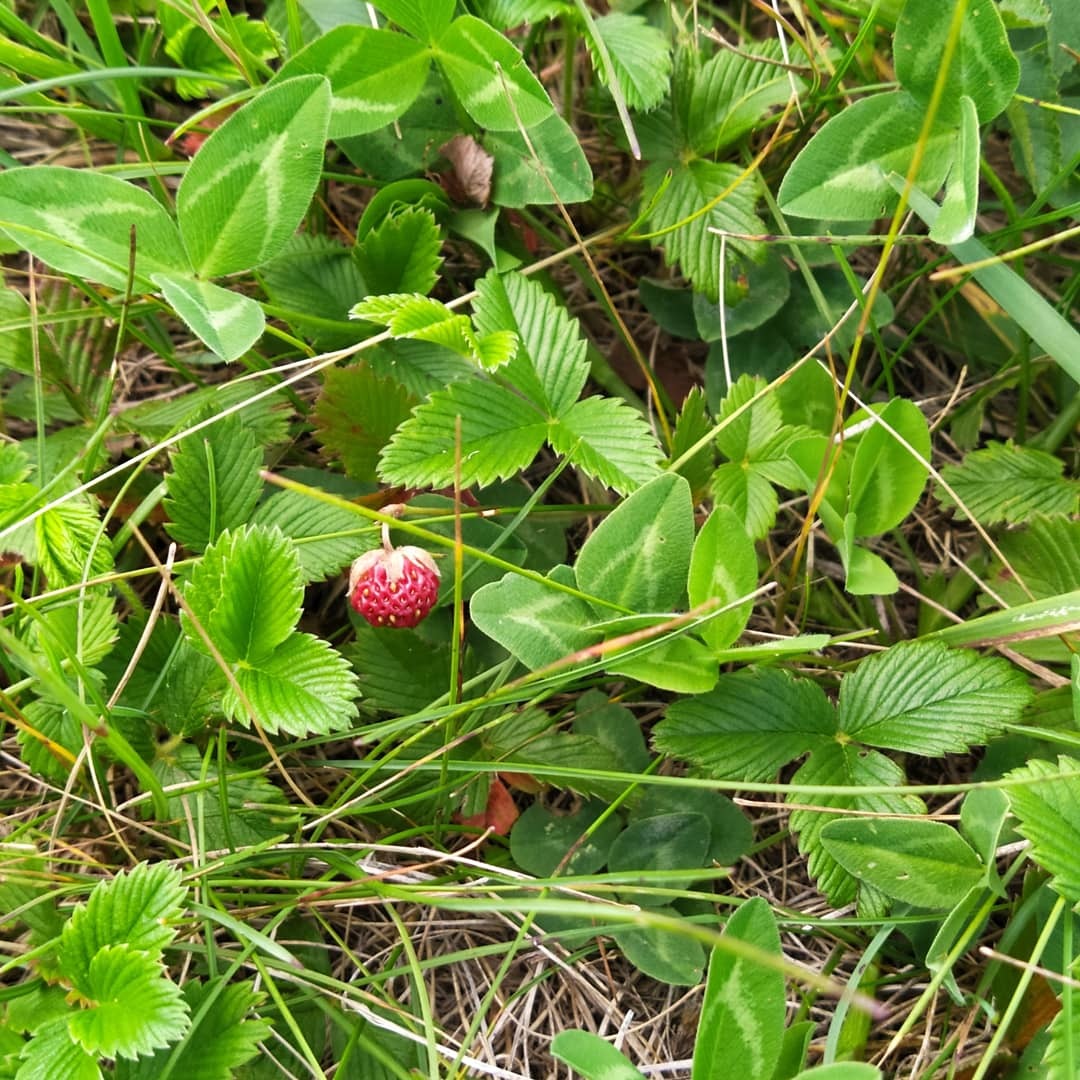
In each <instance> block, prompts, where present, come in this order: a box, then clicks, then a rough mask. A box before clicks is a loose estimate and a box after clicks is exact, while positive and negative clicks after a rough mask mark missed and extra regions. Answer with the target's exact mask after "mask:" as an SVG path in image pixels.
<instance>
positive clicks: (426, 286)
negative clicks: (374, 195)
mask: <svg viewBox="0 0 1080 1080" xmlns="http://www.w3.org/2000/svg"><path fill="white" fill-rule="evenodd" d="M440 247H442V230H441V229H440V228H439V225H438V222H436V220H435V215H434V214H433V213H432V212H431V211H430V210H424V209H422V208H420V207H416V206H408V207H405V208H403V209H401V210H399V211H397V212H396V213H392V214H387V216H386V217H385V218H383V220H382V221H381V222H379V224H378V225H376V226H375V228H373V229H371V230H370V231H369V232H368V233H366V234H365V235H364V237H363V239H361V240H358V241H357V244H356V248H355V249H354V250H353V258H354V259H355V260H356V265H357V266H358V267H359V268H360V273H361V274H363V275H364V281H365V282H366V283H367V288H368V291H369V292H371V293H419V294H426V293H428V292H430V291H431V289H432V286H434V284H435V282H436V281H438V279H439V267H440V266H441V265H442V258H441V257H440V255H439V248H440Z"/></svg>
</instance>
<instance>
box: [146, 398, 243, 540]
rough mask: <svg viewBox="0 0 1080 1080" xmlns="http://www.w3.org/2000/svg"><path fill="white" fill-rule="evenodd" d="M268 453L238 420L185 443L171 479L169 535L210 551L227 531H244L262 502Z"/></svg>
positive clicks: (231, 419)
mask: <svg viewBox="0 0 1080 1080" xmlns="http://www.w3.org/2000/svg"><path fill="white" fill-rule="evenodd" d="M261 466H262V451H261V450H260V449H259V446H258V444H257V443H256V442H255V436H254V435H252V433H251V432H250V431H249V430H248V428H247V427H245V426H244V423H243V422H242V421H241V420H240V418H239V417H238V416H235V415H234V416H226V417H225V418H224V419H223V420H221V421H219V422H218V423H216V424H214V425H213V426H212V427H209V428H206V429H204V430H203V431H200V432H198V433H197V434H196V435H193V436H192V437H190V438H188V439H185V440H184V441H183V442H182V443H180V448H179V449H178V450H177V451H176V452H175V453H174V454H173V456H172V472H171V473H169V475H168V476H167V477H166V480H165V486H166V490H167V491H168V495H167V496H166V498H165V500H164V505H165V512H166V513H167V514H168V515H169V518H170V521H169V524H168V525H166V529H167V530H168V532H169V535H170V536H171V537H172V538H173V539H174V540H176V541H178V542H179V543H181V544H183V545H184V546H185V547H187V548H189V549H190V550H191V551H205V550H206V546H207V545H208V544H212V543H213V542H214V541H215V540H216V539H217V538H218V537H219V536H220V535H221V534H222V533H223V532H224V531H225V530H226V529H235V528H238V527H239V526H241V525H243V524H244V523H245V522H246V521H247V520H248V517H249V516H250V514H251V511H252V510H253V509H254V507H255V503H256V502H258V500H259V492H260V490H261V489H262V481H261V480H260V479H259V468H260V467H261Z"/></svg>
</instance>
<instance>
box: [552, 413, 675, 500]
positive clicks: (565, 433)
mask: <svg viewBox="0 0 1080 1080" xmlns="http://www.w3.org/2000/svg"><path fill="white" fill-rule="evenodd" d="M548 439H549V440H550V442H551V446H552V448H553V449H554V450H555V451H556V452H558V453H560V454H563V455H564V456H566V457H568V458H569V459H570V460H571V461H572V462H573V463H574V464H575V465H576V466H577V467H578V468H579V469H580V470H581V471H582V472H584V473H586V474H588V475H589V476H592V477H595V478H596V479H597V480H599V481H600V483H602V484H604V485H605V486H607V487H610V488H614V489H615V490H616V491H617V492H619V494H621V495H625V494H626V493H627V492H628V491H633V490H634V488H636V487H639V486H640V485H642V484H645V483H648V482H649V481H650V480H652V479H654V478H655V477H656V476H658V475H659V474H660V466H659V460H660V457H661V453H660V447H659V446H658V445H657V443H656V438H655V436H654V435H653V433H652V430H651V429H650V428H649V425H648V424H647V423H646V422H645V420H644V419H643V418H642V416H641V414H640V413H639V412H637V411H636V410H635V409H633V408H631V406H629V405H627V404H626V402H624V401H620V400H619V399H617V398H608V397H587V398H582V400H581V401H578V402H576V403H575V404H574V405H572V406H571V407H570V408H569V409H568V410H567V411H566V412H565V413H563V415H562V416H560V417H559V419H558V420H557V421H556V422H555V423H554V424H552V425H551V428H550V430H549V432H548Z"/></svg>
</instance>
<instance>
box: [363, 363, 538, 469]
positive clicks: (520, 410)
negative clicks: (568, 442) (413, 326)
mask: <svg viewBox="0 0 1080 1080" xmlns="http://www.w3.org/2000/svg"><path fill="white" fill-rule="evenodd" d="M458 417H460V418H461V445H460V458H461V484H462V486H463V487H469V486H471V485H472V484H479V485H480V486H481V487H484V486H485V485H487V484H490V483H491V482H492V481H493V480H496V479H505V478H507V477H510V476H513V475H514V474H515V473H517V472H518V471H519V470H521V469H524V468H525V467H526V466H528V465H529V464H531V462H532V460H533V458H534V457H535V456H536V454H537V451H539V449H540V447H541V446H542V445H543V442H544V438H545V436H546V435H547V430H548V429H547V423H546V422H545V420H544V417H543V416H542V415H541V414H540V413H538V412H537V411H536V409H535V407H534V406H532V405H530V404H529V402H527V401H525V400H523V399H522V398H520V397H519V396H518V395H517V394H514V393H511V392H510V391H509V390H504V389H503V388H502V387H501V386H496V385H495V384H494V383H490V382H486V381H484V380H483V379H479V378H477V379H472V380H468V381H460V382H456V383H453V384H452V385H451V386H450V387H448V388H447V389H446V390H443V391H439V392H437V393H434V394H432V395H431V399H430V400H429V401H428V402H427V403H426V404H424V405H421V406H420V407H419V408H417V409H416V410H414V412H413V415H412V418H411V419H409V420H407V421H406V422H405V423H404V424H402V426H401V427H400V428H398V430H397V434H395V435H394V437H393V439H391V440H390V443H389V445H388V446H387V447H386V448H385V449H384V450H383V452H382V454H381V455H380V458H379V476H380V477H381V478H382V479H383V480H385V481H386V482H387V483H390V484H403V485H405V486H406V487H436V488H438V487H446V486H447V485H449V484H452V483H453V482H454V477H455V474H456V471H457V469H456V465H455V462H456V459H457V457H458V445H457V438H456V432H457V420H458Z"/></svg>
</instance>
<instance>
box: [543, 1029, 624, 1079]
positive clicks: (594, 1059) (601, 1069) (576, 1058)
mask: <svg viewBox="0 0 1080 1080" xmlns="http://www.w3.org/2000/svg"><path fill="white" fill-rule="evenodd" d="M551 1056H552V1057H554V1058H556V1059H557V1060H559V1061H561V1062H563V1064H565V1065H569V1066H570V1068H571V1069H573V1070H574V1072H576V1073H580V1075H581V1076H582V1077H583V1078H584V1080H642V1073H640V1072H638V1070H637V1069H635V1068H634V1066H633V1065H631V1064H630V1062H629V1061H627V1059H626V1057H625V1056H624V1055H623V1054H620V1053H619V1051H618V1050H616V1049H615V1047H614V1046H612V1045H611V1043H609V1042H608V1041H607V1040H606V1039H601V1038H600V1036H599V1035H594V1034H593V1033H592V1032H591V1031H560V1032H559V1034H558V1035H556V1036H555V1038H554V1039H553V1040H552V1042H551Z"/></svg>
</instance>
